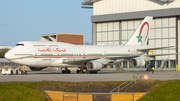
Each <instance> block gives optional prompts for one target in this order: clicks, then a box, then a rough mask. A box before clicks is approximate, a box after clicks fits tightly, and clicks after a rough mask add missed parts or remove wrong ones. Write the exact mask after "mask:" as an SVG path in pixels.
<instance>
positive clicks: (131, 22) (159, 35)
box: [81, 0, 180, 70]
mask: <svg viewBox="0 0 180 101" xmlns="http://www.w3.org/2000/svg"><path fill="white" fill-rule="evenodd" d="M81 4H82V5H83V7H82V8H93V15H92V16H91V22H92V40H93V44H94V45H101V44H104V45H123V44H125V43H126V42H127V40H128V39H129V38H130V37H131V35H132V34H133V32H134V31H135V30H136V28H137V27H138V26H139V24H140V23H141V21H142V20H143V19H144V17H145V16H153V17H154V18H153V23H152V26H151V31H150V34H149V40H148V44H149V45H150V46H151V47H164V46H175V48H171V49H163V50H156V51H154V54H165V53H175V52H178V53H180V47H178V45H179V43H180V0H85V1H83V2H82V3H81ZM164 58H168V61H167V63H166V65H165V68H167V69H174V70H175V67H176V64H179V70H180V56H178V55H170V56H158V57H156V59H155V60H153V61H151V66H154V67H155V68H159V67H160V65H161V62H162V60H163V59H164ZM123 67H124V68H131V67H130V65H129V61H126V62H123Z"/></svg>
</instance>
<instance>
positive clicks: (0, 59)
mask: <svg viewBox="0 0 180 101" xmlns="http://www.w3.org/2000/svg"><path fill="white" fill-rule="evenodd" d="M2 62H8V63H9V61H8V60H7V59H5V58H0V63H2Z"/></svg>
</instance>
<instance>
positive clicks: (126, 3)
mask: <svg viewBox="0 0 180 101" xmlns="http://www.w3.org/2000/svg"><path fill="white" fill-rule="evenodd" d="M179 5H180V0H175V1H173V2H169V3H163V2H160V1H159V0H101V1H98V2H94V3H93V14H94V15H103V14H114V13H124V12H137V11H148V10H160V9H169V8H179Z"/></svg>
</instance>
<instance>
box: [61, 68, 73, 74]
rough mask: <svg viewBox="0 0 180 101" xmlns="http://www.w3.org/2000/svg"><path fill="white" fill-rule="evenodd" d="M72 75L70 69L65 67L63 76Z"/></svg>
mask: <svg viewBox="0 0 180 101" xmlns="http://www.w3.org/2000/svg"><path fill="white" fill-rule="evenodd" d="M70 73H71V71H70V70H69V69H68V68H66V67H64V69H63V68H62V74H70Z"/></svg>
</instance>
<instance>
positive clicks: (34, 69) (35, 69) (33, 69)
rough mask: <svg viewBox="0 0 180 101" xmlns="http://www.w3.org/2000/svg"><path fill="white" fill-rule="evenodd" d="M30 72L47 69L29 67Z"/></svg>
mask: <svg viewBox="0 0 180 101" xmlns="http://www.w3.org/2000/svg"><path fill="white" fill-rule="evenodd" d="M29 68H30V69H31V70H32V71H41V70H43V69H44V68H47V67H29Z"/></svg>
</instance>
